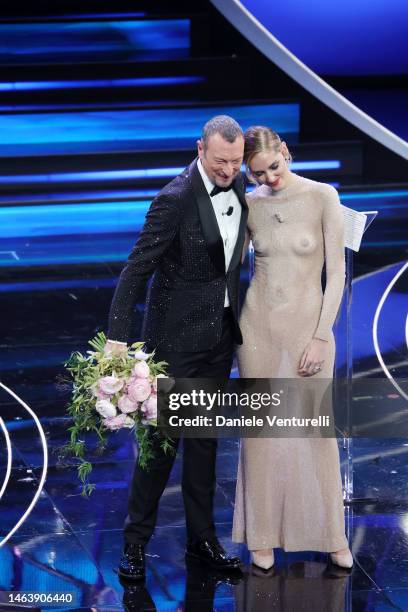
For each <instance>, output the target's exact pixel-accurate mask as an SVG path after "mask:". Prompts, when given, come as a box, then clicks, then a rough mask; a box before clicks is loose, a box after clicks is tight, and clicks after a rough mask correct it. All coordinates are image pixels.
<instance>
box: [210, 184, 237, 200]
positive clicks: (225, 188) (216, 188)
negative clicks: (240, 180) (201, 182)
mask: <svg viewBox="0 0 408 612" xmlns="http://www.w3.org/2000/svg"><path fill="white" fill-rule="evenodd" d="M231 189H232V183H231V185H228V187H218V185H215V187H213V188H212V191H211V193H210V196H211V197H212V198H213V197H214V196H216V195H217V194H218V193H221V191H231Z"/></svg>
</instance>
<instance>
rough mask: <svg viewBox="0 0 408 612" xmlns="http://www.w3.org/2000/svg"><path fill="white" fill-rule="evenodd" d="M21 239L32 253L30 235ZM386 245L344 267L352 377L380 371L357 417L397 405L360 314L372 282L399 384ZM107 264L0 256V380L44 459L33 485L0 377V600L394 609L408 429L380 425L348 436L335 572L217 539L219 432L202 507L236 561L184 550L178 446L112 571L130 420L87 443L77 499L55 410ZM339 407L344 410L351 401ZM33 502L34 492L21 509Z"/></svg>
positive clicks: (104, 297) (368, 317)
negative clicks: (120, 572)
mask: <svg viewBox="0 0 408 612" xmlns="http://www.w3.org/2000/svg"><path fill="white" fill-rule="evenodd" d="M30 248H31V249H32V250H33V252H34V255H35V254H36V253H37V251H36V247H35V245H31V246H30ZM358 257H359V256H356V260H358ZM393 257H394V262H395V263H393V264H392V265H391V266H385V267H383V268H378V269H373V270H372V271H370V272H369V273H368V274H366V275H360V276H359V277H358V278H357V279H356V280H355V282H354V286H353V301H352V303H351V323H352V335H353V338H354V340H355V341H354V346H353V356H354V375H355V376H356V377H357V378H358V377H360V378H362V377H370V376H374V377H378V376H380V375H381V376H382V377H383V379H384V381H385V387H384V393H383V395H382V396H381V397H377V398H370V399H369V401H371V404H370V406H371V405H372V419H373V421H378V422H379V423H380V424H381V419H382V418H383V417H384V415H385V414H387V416H388V417H390V418H391V417H392V414H393V413H392V411H393V407H392V403H393V402H395V414H397V412H398V411H399V412H401V410H403V407H402V408H401V403H400V400H401V397H399V396H398V394H396V389H395V387H393V384H392V381H391V380H389V379H386V378H385V376H384V372H383V371H382V370H381V368H380V366H379V360H378V357H377V356H376V354H375V347H374V345H373V322H374V318H375V313H376V311H377V310H378V304H379V303H380V300H381V299H382V297H383V296H384V295H385V292H386V291H387V288H389V289H390V290H389V291H388V293H387V295H386V299H385V300H383V302H382V308H381V312H380V313H379V316H378V317H377V339H378V348H379V350H380V353H381V355H382V358H383V361H384V365H385V366H386V367H387V368H388V369H389V372H390V374H391V376H392V377H394V379H395V381H397V382H399V383H400V384H401V385H402V384H403V381H404V380H405V381H406V379H407V359H406V338H405V332H404V330H405V327H404V320H403V318H404V317H402V315H401V313H403V312H406V303H407V298H406V294H407V280H406V279H407V272H406V271H405V272H404V274H402V275H400V276H399V277H398V279H397V275H398V274H399V273H400V271H401V270H402V268H403V267H404V261H403V253H402V251H400V250H396V251H395V253H394V255H393ZM15 270H17V269H15ZM118 270H119V268H118V266H117V265H116V264H112V263H100V264H99V265H97V266H94V265H91V264H90V263H83V264H82V265H79V266H78V267H76V268H75V269H70V270H69V271H68V270H67V269H65V268H64V267H53V266H51V265H50V266H47V267H43V268H41V269H39V268H37V269H36V268H23V269H20V270H18V275H17V277H16V275H15V272H13V273H12V271H11V268H5V269H4V271H5V272H6V279H5V280H6V282H4V283H3V284H2V285H0V287H1V288H2V309H3V310H2V312H3V313H4V315H3V317H2V318H1V322H0V325H1V327H2V329H1V336H2V338H3V340H2V345H1V352H0V369H1V372H2V375H1V382H2V383H3V384H4V385H6V386H7V387H8V388H9V389H10V390H11V391H12V392H13V393H15V394H17V396H18V397H19V398H20V399H21V400H23V401H24V402H26V404H27V407H28V409H30V410H31V411H33V414H35V415H38V417H39V419H40V422H41V426H42V428H43V430H44V432H45V437H46V447H47V450H48V472H47V475H46V481H45V485H44V488H43V489H42V492H41V494H39V495H38V491H39V488H40V485H41V479H42V477H43V463H44V448H43V441H42V439H41V436H40V432H39V429H38V428H37V426H36V423H35V420H34V419H33V416H32V414H30V412H29V410H28V409H27V407H24V406H23V405H22V404H21V403H19V401H18V400H17V399H16V398H15V397H13V396H12V395H11V394H10V393H9V392H7V391H6V390H5V389H4V388H2V387H0V417H1V419H2V421H0V425H1V423H2V422H4V423H5V425H6V429H5V430H3V429H2V430H1V431H0V539H1V540H0V544H2V546H1V547H0V610H3V609H13V610H17V609H19V607H18V606H19V602H16V601H15V602H14V603H13V604H12V605H11V607H10V606H7V607H4V606H5V603H6V601H7V596H6V594H5V592H8V591H15V592H17V593H22V592H34V593H42V594H55V593H60V594H61V596H63V595H64V594H65V595H67V596H68V595H69V597H72V601H70V602H68V601H67V600H66V599H65V603H64V602H63V601H62V602H61V601H60V603H59V605H58V606H56V607H53V604H52V605H51V604H50V605H48V606H47V607H46V608H45V607H43V608H42V609H47V610H51V609H69V610H98V611H99V610H100V611H103V610H123V609H124V610H171V611H179V610H180V611H181V610H190V611H193V612H196V611H209V612H210V611H211V610H217V611H218V610H222V611H227V610H228V611H230V610H238V611H245V612H254V611H255V612H256V611H260V612H264V611H266V610H268V611H269V610H279V611H283V612H296V611H297V610H307V611H308V610H310V611H313V612H314V611H316V610H318V611H323V612H326V611H327V612H333V611H343V610H346V611H347V610H353V611H359V610H364V611H365V610H367V611H371V610H408V489H407V486H406V483H407V480H408V462H407V457H408V455H407V453H408V440H407V439H406V438H397V437H395V433H394V437H393V438H392V439H387V438H386V437H378V438H376V439H375V438H355V439H354V444H353V449H352V450H353V476H354V499H355V501H354V502H353V503H352V504H348V505H346V528H347V534H348V537H349V541H350V544H351V547H352V550H353V554H354V558H355V567H354V569H353V572H352V573H351V574H347V573H345V572H343V571H341V570H339V569H336V568H334V567H333V566H331V565H330V564H328V559H327V555H325V554H322V553H317V552H311V551H305V552H299V553H296V554H295V553H290V554H286V553H284V552H283V551H281V550H277V551H275V552H276V555H275V556H276V564H275V567H274V568H273V569H272V570H271V571H269V572H267V573H265V572H263V571H262V570H259V569H257V568H256V567H254V566H252V565H251V563H250V559H249V555H248V552H247V551H246V550H245V548H244V547H243V546H238V545H234V544H232V543H231V541H230V537H231V521H232V511H233V503H234V493H235V477H236V469H237V459H238V441H237V440H236V439H231V440H229V439H223V440H221V441H220V443H219V452H218V466H217V476H218V480H217V489H216V498H215V520H216V524H217V532H218V536H219V538H220V540H221V542H222V544H223V545H224V547H225V548H226V549H227V551H228V552H229V553H232V554H238V555H240V557H241V559H242V561H243V571H242V573H241V574H237V575H225V574H222V573H221V574H220V573H219V572H218V573H217V572H212V571H210V570H208V569H206V568H204V567H202V566H201V565H200V564H197V563H189V564H186V561H185V557H184V545H185V522H184V512H183V506H182V499H181V489H180V471H181V462H180V458H178V459H177V461H176V463H175V466H174V469H173V472H172V475H171V478H170V481H169V484H168V487H167V488H166V490H165V494H164V496H163V498H162V501H161V504H160V510H159V520H158V527H157V530H156V532H155V535H154V537H153V538H152V540H151V542H150V544H149V547H148V549H147V552H148V557H147V577H146V582H145V583H144V584H138V585H136V586H130V585H126V584H121V582H120V581H119V579H118V576H117V574H116V572H115V568H116V566H117V563H118V560H119V558H120V555H121V551H122V546H123V540H122V524H123V520H124V518H125V513H126V506H127V496H128V486H129V481H130V478H131V474H132V470H133V465H134V461H135V458H136V456H137V448H136V445H135V442H134V439H133V437H132V434H130V433H129V432H120V433H118V434H115V435H113V436H112V439H111V442H110V444H109V447H108V448H107V450H106V452H105V453H104V454H103V455H98V454H96V453H95V454H93V455H92V457H91V460H92V462H93V464H94V469H93V473H92V477H91V481H92V482H94V483H95V484H96V485H97V486H96V490H95V492H94V493H93V494H92V496H91V497H90V498H89V499H85V498H83V497H82V496H81V494H80V493H81V489H80V486H79V483H78V480H77V476H76V470H75V467H74V465H73V460H67V459H66V458H64V457H63V456H62V454H61V448H62V446H63V445H64V444H65V443H66V442H67V438H68V431H67V430H68V427H69V425H70V421H69V419H67V417H66V416H65V407H66V404H67V400H68V397H69V392H70V389H69V387H67V385H66V383H65V384H64V382H63V381H62V380H61V375H62V374H63V373H64V372H63V367H62V363H63V362H64V360H65V359H67V357H68V356H69V355H70V353H71V352H72V351H74V350H80V351H85V350H86V349H87V344H86V343H87V339H88V338H89V337H92V336H93V335H94V334H95V333H96V332H97V331H99V330H103V329H106V317H107V312H108V309H109V303H110V300H111V297H112V292H113V288H114V285H115V283H116V278H117V274H118ZM245 277H246V278H247V276H246V275H245V274H244V275H243V282H244V285H245ZM395 279H397V280H395ZM394 280H395V282H394ZM392 283H394V284H392ZM391 284H392V287H391ZM142 307H143V305H142V304H140V305H139V307H138V308H139V316H136V317H135V326H134V330H133V333H134V336H135V337H138V335H139V333H140V331H139V329H140V322H141V315H142V312H141V311H142ZM346 310H347V309H346ZM346 314H347V312H346V311H344V312H343V313H342V317H340V321H339V324H338V326H337V347H338V367H339V368H340V369H342V368H344V363H345V362H344V360H345V355H346V352H347V351H346V348H347V347H346V345H345V340H346V338H347V335H346V334H345V329H346V328H345V327H344V320H343V319H344V316H345V315H346ZM235 373H236V372H235ZM404 384H406V383H405V382H404ZM404 388H405V390H406V391H407V388H406V387H404ZM360 399H361V398H360ZM354 400H356V398H354ZM385 400H386V401H387V403H386V404H385ZM354 406H355V408H356V410H358V407H359V405H358V404H357V403H355V404H354ZM385 408H386V409H387V412H386V413H385ZM400 435H403V434H400ZM8 443H9V445H10V449H9V450H10V451H11V452H8ZM339 446H340V455H341V461H342V469H343V473H345V471H346V470H347V466H348V463H347V453H346V450H345V449H344V448H343V444H342V443H341V442H340V445H339ZM10 455H11V457H12V462H11V464H10V462H9V458H10ZM36 497H38V499H37V500H36ZM33 500H36V503H35V504H34V506H33V508H32V509H31V510H30V506H31V505H32V502H33ZM10 534H11V535H10ZM20 603H21V606H22V602H20ZM2 606H3V607H2ZM40 607H41V606H37V608H33V609H40Z"/></svg>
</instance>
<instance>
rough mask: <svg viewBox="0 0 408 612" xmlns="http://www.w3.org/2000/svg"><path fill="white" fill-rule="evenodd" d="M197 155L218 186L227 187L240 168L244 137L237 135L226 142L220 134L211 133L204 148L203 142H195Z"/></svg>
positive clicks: (209, 176)
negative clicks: (232, 140)
mask: <svg viewBox="0 0 408 612" xmlns="http://www.w3.org/2000/svg"><path fill="white" fill-rule="evenodd" d="M197 146H198V156H199V158H200V159H201V163H202V164H203V167H204V170H205V172H206V174H207V176H208V178H209V179H210V181H212V182H213V183H214V184H215V185H218V187H228V186H229V185H231V183H232V181H233V180H234V179H235V177H236V176H237V174H238V172H239V171H240V169H241V164H242V160H243V157H244V138H243V136H238V137H237V138H236V139H235V140H234V142H228V141H227V140H224V138H223V137H222V136H221V135H220V134H213V135H212V136H210V137H209V139H208V141H207V147H206V149H204V146H203V142H202V141H201V140H199V141H198V142H197Z"/></svg>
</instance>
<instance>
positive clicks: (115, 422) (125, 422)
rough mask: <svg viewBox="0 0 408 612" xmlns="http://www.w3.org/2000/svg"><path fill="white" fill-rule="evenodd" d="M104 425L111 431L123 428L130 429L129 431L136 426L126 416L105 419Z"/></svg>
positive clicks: (119, 415)
mask: <svg viewBox="0 0 408 612" xmlns="http://www.w3.org/2000/svg"><path fill="white" fill-rule="evenodd" d="M103 424H104V425H105V427H107V428H108V429H110V430H111V431H115V430H116V429H122V427H128V428H129V429H130V428H131V427H133V426H134V424H135V422H134V420H133V419H131V418H130V417H129V416H127V415H126V414H118V416H116V417H113V418H110V419H104V420H103Z"/></svg>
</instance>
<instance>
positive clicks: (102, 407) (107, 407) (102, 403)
mask: <svg viewBox="0 0 408 612" xmlns="http://www.w3.org/2000/svg"><path fill="white" fill-rule="evenodd" d="M95 410H96V411H97V412H99V414H100V415H101V416H102V417H104V418H105V419H109V418H112V417H115V416H116V408H115V406H114V405H113V404H112V403H111V402H110V401H109V400H107V399H100V400H98V401H97V402H96V404H95Z"/></svg>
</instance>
